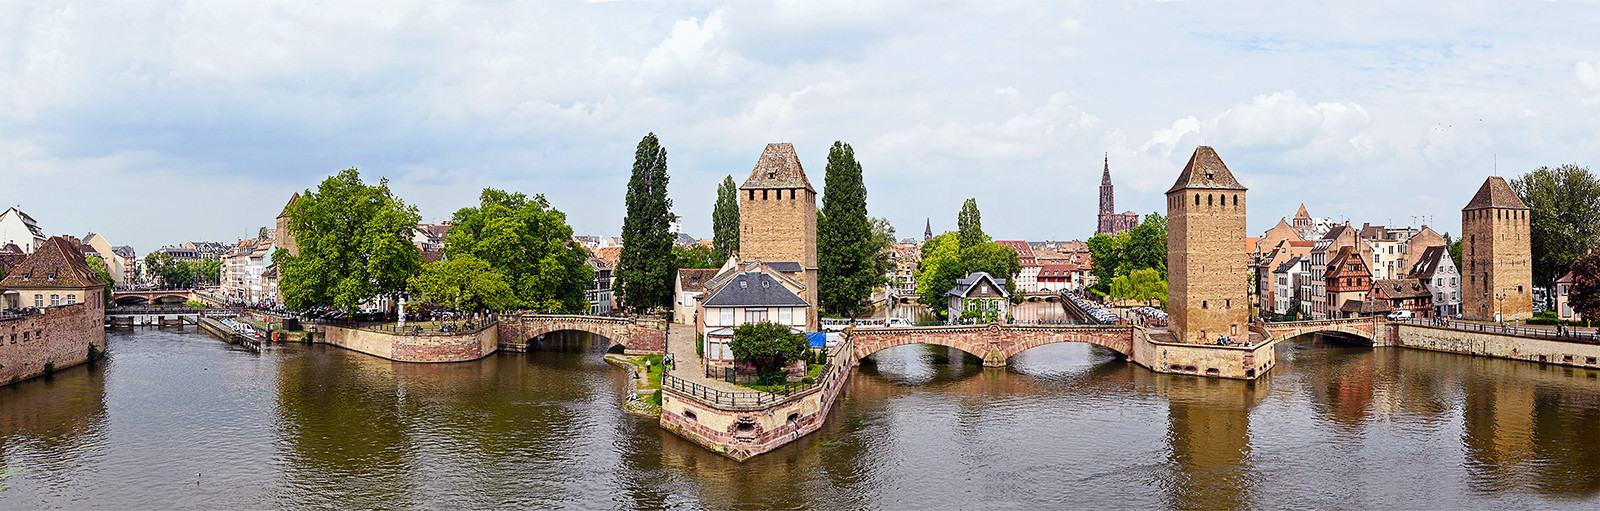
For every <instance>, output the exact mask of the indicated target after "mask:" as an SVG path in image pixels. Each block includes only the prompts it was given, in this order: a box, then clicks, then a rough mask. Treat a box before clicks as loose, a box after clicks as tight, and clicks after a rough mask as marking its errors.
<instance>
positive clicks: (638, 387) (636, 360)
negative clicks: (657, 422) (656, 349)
mask: <svg viewBox="0 0 1600 511" xmlns="http://www.w3.org/2000/svg"><path fill="white" fill-rule="evenodd" d="M662 358H663V357H662V356H661V355H606V356H605V360H606V363H607V364H611V365H613V366H616V367H618V368H621V369H625V370H627V371H628V382H629V383H630V384H631V385H630V387H629V388H630V389H631V392H629V393H628V399H627V401H626V402H624V403H623V405H622V411H624V412H628V413H631V414H634V415H639V416H643V417H652V418H655V417H660V416H661V375H662V372H663V370H664V369H665V367H664V366H662V362H661V360H662Z"/></svg>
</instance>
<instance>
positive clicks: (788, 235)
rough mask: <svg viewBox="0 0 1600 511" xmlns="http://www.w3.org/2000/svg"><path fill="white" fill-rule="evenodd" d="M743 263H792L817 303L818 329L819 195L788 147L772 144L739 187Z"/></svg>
mask: <svg viewBox="0 0 1600 511" xmlns="http://www.w3.org/2000/svg"><path fill="white" fill-rule="evenodd" d="M739 258H740V259H742V260H746V261H750V260H761V261H765V262H769V263H773V262H791V263H795V264H797V265H798V266H799V269H800V271H799V272H797V274H794V275H791V276H792V277H795V279H796V280H799V281H800V283H801V284H802V285H804V286H805V287H806V288H805V291H804V292H803V293H801V294H800V298H802V299H804V300H805V301H806V303H809V304H811V314H808V315H807V316H806V320H807V322H809V323H810V324H811V328H812V330H813V331H815V328H816V325H817V315H816V311H817V191H816V190H815V189H813V188H811V182H810V181H808V180H806V171H805V169H803V168H801V167H800V157H799V156H796V155H795V152H794V146H793V145H791V144H787V143H781V144H767V148H766V150H764V151H762V152H761V159H760V160H759V161H757V162H756V168H755V169H754V170H752V171H750V178H749V179H746V180H745V181H744V184H743V185H740V186H739Z"/></svg>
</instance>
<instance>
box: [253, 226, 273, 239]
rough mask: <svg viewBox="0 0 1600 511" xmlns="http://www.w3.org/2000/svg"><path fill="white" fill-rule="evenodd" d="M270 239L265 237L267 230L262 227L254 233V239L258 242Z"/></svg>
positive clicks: (267, 236)
mask: <svg viewBox="0 0 1600 511" xmlns="http://www.w3.org/2000/svg"><path fill="white" fill-rule="evenodd" d="M270 237H271V236H269V235H267V228H266V227H262V228H261V230H259V231H256V239H258V240H264V239H267V238H270Z"/></svg>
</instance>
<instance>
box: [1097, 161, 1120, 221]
mask: <svg viewBox="0 0 1600 511" xmlns="http://www.w3.org/2000/svg"><path fill="white" fill-rule="evenodd" d="M1105 164H1106V166H1105V170H1104V171H1103V172H1101V174H1100V218H1105V217H1106V216H1108V215H1113V214H1116V212H1117V203H1116V200H1117V198H1116V194H1115V193H1113V191H1112V187H1111V156H1110V155H1106V161H1105ZM1102 222H1104V220H1102ZM1101 229H1104V227H1101Z"/></svg>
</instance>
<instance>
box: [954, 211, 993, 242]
mask: <svg viewBox="0 0 1600 511" xmlns="http://www.w3.org/2000/svg"><path fill="white" fill-rule="evenodd" d="M956 236H957V238H958V239H959V240H960V241H961V248H962V249H966V248H967V247H971V246H974V245H977V244H979V243H988V242H989V235H987V234H984V233H983V216H982V214H980V213H979V212H978V199H967V201H966V202H963V203H961V213H960V214H958V215H956Z"/></svg>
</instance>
